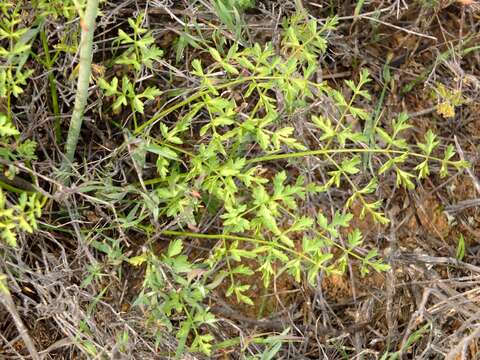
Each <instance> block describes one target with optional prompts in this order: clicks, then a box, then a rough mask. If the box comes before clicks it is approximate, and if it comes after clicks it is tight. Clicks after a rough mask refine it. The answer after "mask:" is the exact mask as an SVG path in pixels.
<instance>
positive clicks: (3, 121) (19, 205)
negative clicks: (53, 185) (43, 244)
mask: <svg viewBox="0 0 480 360" xmlns="http://www.w3.org/2000/svg"><path fill="white" fill-rule="evenodd" d="M18 135H19V132H18V130H17V129H16V128H15V126H14V125H13V124H12V123H11V121H10V120H9V119H8V117H7V115H5V114H1V113H0V160H1V162H0V172H1V173H2V174H3V175H4V176H5V177H6V179H7V180H11V179H13V178H14V177H15V175H16V174H17V172H18V169H17V167H15V166H14V161H16V160H21V161H24V162H27V163H28V162H30V161H31V160H33V159H35V147H36V143H35V142H34V141H31V140H25V141H23V142H20V141H18V140H16V137H17V136H18ZM2 189H5V190H7V191H8V192H7V193H6V192H4V191H3V190H2ZM8 195H11V196H8ZM41 211H42V204H41V201H40V198H39V196H38V194H36V193H27V192H26V191H23V190H22V189H18V188H16V187H14V186H12V185H10V184H7V183H5V182H3V181H1V180H0V241H2V242H5V243H6V244H7V245H9V246H16V245H17V234H18V232H19V231H25V232H27V233H32V232H33V231H34V230H36V229H37V222H36V218H38V217H40V215H41Z"/></svg>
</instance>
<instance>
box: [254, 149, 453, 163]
mask: <svg viewBox="0 0 480 360" xmlns="http://www.w3.org/2000/svg"><path fill="white" fill-rule="evenodd" d="M340 153H349V154H351V153H378V154H397V155H403V154H405V153H408V154H409V155H411V156H414V157H417V158H422V159H428V160H435V161H439V162H443V161H444V160H443V159H440V158H437V157H434V156H427V155H423V154H418V153H412V152H409V151H402V150H388V149H368V148H366V149H319V150H308V151H299V152H292V153H287V154H272V155H266V156H259V157H256V158H253V159H249V160H247V163H250V164H254V163H259V162H265V161H273V160H280V159H291V158H299V157H305V156H314V155H327V154H340ZM446 163H447V164H449V165H454V164H458V161H451V160H447V161H446Z"/></svg>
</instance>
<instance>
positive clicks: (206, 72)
mask: <svg viewBox="0 0 480 360" xmlns="http://www.w3.org/2000/svg"><path fill="white" fill-rule="evenodd" d="M335 24H336V19H335V18H333V19H330V20H328V21H326V22H325V23H324V24H323V25H321V26H320V25H319V24H318V22H317V21H316V20H308V18H307V17H306V16H303V15H302V14H298V15H295V16H293V17H292V18H290V19H285V21H284V22H283V28H284V30H283V35H282V39H281V42H280V47H279V49H275V48H274V46H273V44H272V43H267V44H264V45H260V44H254V45H252V46H241V45H240V44H238V43H235V42H232V43H230V46H228V47H223V46H218V47H210V48H209V49H208V55H209V56H210V58H211V60H212V61H211V65H208V66H206V65H205V64H204V63H203V62H202V61H200V60H198V59H195V60H193V61H192V64H191V68H192V71H191V75H193V76H194V77H195V78H196V80H197V83H198V84H199V86H198V87H197V88H195V92H194V93H193V94H191V95H190V96H187V97H186V98H184V99H183V100H181V101H180V102H174V103H173V104H172V105H169V107H166V108H163V109H161V110H160V111H159V112H158V113H157V114H156V115H154V116H153V117H151V118H150V119H148V120H146V121H145V122H143V123H142V124H135V128H134V130H133V137H136V140H138V141H137V143H136V148H137V149H141V150H142V154H143V155H142V156H143V159H145V158H146V157H149V158H150V159H151V158H153V159H154V161H155V164H156V168H157V174H158V176H157V177H155V178H151V179H147V180H144V181H143V180H142V181H141V185H142V187H129V188H122V192H123V194H124V193H125V191H127V192H129V193H130V194H131V195H133V196H137V197H138V198H140V199H141V201H140V202H139V203H138V204H137V205H135V206H130V207H128V213H127V212H126V215H124V218H123V219H122V220H121V221H122V222H123V224H125V226H132V227H134V228H136V229H138V230H141V231H143V232H145V233H147V234H148V235H151V234H153V233H157V234H160V235H162V236H168V237H172V238H173V240H172V242H171V243H170V245H169V247H168V250H167V251H166V254H163V255H158V254H156V253H155V251H153V249H151V248H149V247H148V246H146V247H145V248H144V252H143V253H142V254H141V255H138V256H136V257H132V258H130V259H129V262H130V263H131V264H133V265H137V266H140V265H142V266H145V269H146V271H145V280H144V284H143V290H142V291H141V293H140V294H139V297H138V301H137V303H138V304H142V305H143V306H144V308H147V309H148V314H149V320H150V324H152V325H153V326H154V328H156V329H157V330H156V331H155V334H156V336H157V337H158V336H160V334H161V333H162V331H163V330H164V329H168V330H170V329H172V326H173V324H172V320H171V319H172V318H175V319H181V320H179V321H178V322H177V326H178V327H179V329H180V330H178V332H177V337H178V338H179V343H180V346H179V351H180V352H181V351H183V349H184V348H185V349H186V348H188V349H189V350H190V351H200V352H203V353H205V354H210V352H211V349H212V342H213V340H214V338H213V336H212V335H211V334H210V333H209V332H208V327H210V326H214V324H215V317H214V316H213V315H212V314H211V313H210V311H209V309H208V306H206V305H205V304H204V299H206V297H207V294H208V292H209V291H212V290H214V289H216V288H218V287H219V285H220V284H222V285H226V286H225V289H226V290H225V296H227V297H233V298H234V299H236V301H238V302H242V303H244V304H249V305H252V304H254V302H255V298H253V297H252V292H251V288H250V286H251V285H250V284H249V283H248V281H246V280H245V279H248V278H249V277H252V276H259V277H261V278H262V282H263V285H264V286H265V287H268V286H270V285H271V283H272V281H273V279H275V278H278V277H279V276H282V275H286V276H289V277H291V278H292V279H294V280H295V281H297V282H304V281H305V282H306V283H309V284H311V285H312V286H315V285H316V282H317V279H318V276H319V274H320V273H322V272H323V273H324V274H326V275H329V274H343V273H344V272H345V270H346V268H347V265H348V264H349V263H352V264H355V268H357V269H358V270H359V272H360V273H361V275H363V276H366V275H368V274H369V272H371V271H372V270H373V271H379V272H380V271H385V270H387V269H389V266H388V264H385V263H384V261H383V260H382V259H381V257H380V255H379V249H377V248H376V247H375V246H372V245H371V244H369V243H367V242H365V239H364V236H363V234H362V233H361V231H360V230H359V229H356V228H354V227H353V223H352V220H353V218H354V216H353V209H354V208H359V209H360V218H364V217H366V216H368V217H371V218H372V219H373V220H374V221H376V222H378V223H380V224H387V223H388V222H389V220H388V218H387V217H386V216H385V214H384V212H383V210H382V207H383V202H382V200H381V199H379V198H378V197H377V196H376V192H377V188H378V183H379V181H380V180H381V179H382V178H383V177H386V176H394V177H395V179H396V180H395V181H396V186H398V187H403V188H405V189H412V188H413V187H415V182H417V181H420V180H421V179H423V178H425V177H427V176H428V175H429V174H430V172H431V169H432V166H433V165H432V164H435V165H434V166H435V167H439V174H440V176H446V175H447V174H448V170H449V169H451V168H454V169H459V170H460V169H462V168H464V167H465V166H466V163H465V162H464V161H460V160H454V156H455V152H454V149H453V147H452V146H451V145H448V146H446V147H444V149H443V152H442V151H440V146H441V145H440V142H439V140H438V139H437V137H436V136H435V134H434V133H433V132H432V131H429V132H427V133H426V134H425V138H424V141H422V142H419V143H418V144H416V145H411V144H410V143H409V142H408V141H407V140H406V137H405V134H406V133H407V132H408V129H409V128H410V127H411V125H409V123H408V116H407V115H406V114H400V115H399V116H398V117H397V118H396V119H394V120H392V121H391V123H389V124H385V125H383V126H381V125H380V124H376V125H375V127H374V129H373V130H374V132H373V137H374V139H373V142H372V143H371V142H370V141H369V139H368V138H366V136H365V135H364V134H363V131H362V130H361V129H358V128H357V127H355V126H353V124H354V123H360V124H363V123H364V122H365V121H366V120H367V119H368V118H369V117H370V114H369V113H368V111H367V110H366V109H365V108H364V107H362V106H361V105H360V104H362V103H364V102H368V101H369V100H370V95H369V93H368V90H367V84H368V82H369V81H370V78H369V74H368V72H367V71H365V70H364V71H361V72H360V73H359V75H358V79H357V80H356V81H354V80H353V79H352V80H347V81H346V82H345V85H346V87H347V88H348V89H349V93H348V94H347V93H344V92H341V91H340V90H336V89H333V88H332V87H330V86H329V85H328V84H326V83H325V82H316V81H314V80H312V79H313V78H315V75H316V73H317V71H318V64H319V63H320V59H321V57H322V56H323V55H324V53H325V51H326V48H327V40H326V39H327V37H328V34H329V32H331V31H332V30H333V29H334V28H335ZM133 54H135V51H132V52H131V53H130V55H129V57H128V58H133V57H134V56H137V55H133ZM137 72H138V69H137ZM129 81H130V80H125V84H128V83H129ZM123 82H124V81H123V80H122V85H123ZM99 86H100V88H102V89H103V90H104V91H105V94H107V95H110V96H114V97H116V103H118V104H120V105H118V104H117V105H114V107H115V106H116V107H119V106H121V105H126V104H127V103H128V102H129V101H131V99H132V97H131V96H130V97H129V95H128V91H127V92H125V93H124V92H123V90H122V92H120V91H119V90H118V80H115V78H113V79H112V80H111V81H110V82H108V81H107V80H101V81H100V82H99ZM125 86H126V85H125ZM122 88H123V86H122ZM132 88H133V87H132ZM187 91H188V90H187ZM124 94H125V95H124ZM131 94H134V92H131ZM157 95H159V94H157V93H156V94H155V96H157ZM122 96H123V98H122ZM134 96H138V95H134ZM119 98H121V99H122V100H118V99H119ZM146 98H147V97H146ZM123 99H125V100H123ZM318 99H323V101H324V102H325V103H328V105H329V108H330V110H329V111H322V108H321V106H320V107H319V106H315V102H316V101H318ZM140 100H141V99H140ZM316 105H318V104H316ZM142 109H143V108H142ZM131 110H132V112H135V111H138V109H135V107H134V106H131ZM173 113H175V117H174V118H175V121H171V119H170V118H169V115H171V114H173ZM167 118H168V120H169V121H166V120H167ZM300 122H301V123H300ZM300 128H301V129H305V131H303V132H302V133H300V131H298V130H299V129H300ZM302 134H303V135H302ZM305 134H308V135H305ZM129 141H130V140H129ZM366 153H368V154H371V155H372V157H373V160H372V167H373V169H374V174H372V176H370V177H368V178H366V177H365V176H359V175H360V173H361V169H362V157H361V155H363V154H366ZM313 156H314V157H316V158H319V159H321V160H322V167H320V168H318V169H321V173H318V174H317V173H316V172H312V173H311V174H309V177H307V176H305V175H306V171H308V170H305V164H304V162H303V161H302V159H304V158H306V157H313ZM138 164H140V165H142V166H140V169H138V166H137V171H139V177H140V179H142V172H143V171H142V167H143V166H145V164H146V161H141V162H138V163H137V165H138ZM412 164H414V165H413V166H412ZM285 166H296V171H293V172H287V171H284V170H283V169H282V170H278V168H279V167H281V168H284V167H285ZM302 169H303V170H302ZM319 171H320V170H319ZM302 172H303V173H302ZM312 178H313V179H315V181H309V180H307V179H312ZM335 188H338V189H341V190H343V193H344V194H347V195H346V196H345V197H344V198H342V199H340V202H339V205H337V206H336V205H335V204H332V206H334V207H336V209H335V211H333V212H329V211H328V212H327V211H325V210H324V209H322V208H315V209H314V211H312V209H311V208H310V209H309V206H306V204H307V199H312V198H315V197H319V196H323V194H324V193H326V192H327V191H331V190H333V189H335ZM118 191H120V190H118ZM119 201H120V200H119ZM217 215H218V217H217ZM205 218H208V219H209V221H211V223H215V224H216V225H215V227H212V229H215V230H211V231H208V232H201V231H200V230H199V226H200V225H201V222H202V221H204V220H205ZM160 220H162V221H163V220H167V221H168V224H169V226H168V229H167V230H165V229H162V228H161V227H157V226H156V225H153V224H158V223H159V221H160ZM181 238H183V239H198V240H202V241H206V242H209V243H210V244H211V245H210V246H211V249H212V250H211V251H210V252H208V254H207V255H205V259H204V260H203V261H201V262H199V261H197V262H195V263H193V262H192V261H191V259H189V258H188V257H187V255H186V254H184V253H183V250H184V249H183V245H182V244H184V243H185V240H184V241H183V243H182V241H181V240H179V239H181ZM172 279H173V280H172ZM193 280H195V281H194V282H193Z"/></svg>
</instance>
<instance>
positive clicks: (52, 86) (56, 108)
mask: <svg viewBox="0 0 480 360" xmlns="http://www.w3.org/2000/svg"><path fill="white" fill-rule="evenodd" d="M40 38H41V40H42V46H43V51H44V52H45V65H46V68H47V71H48V82H49V83H50V96H51V97H52V107H53V114H54V115H55V123H54V128H55V140H56V141H57V143H60V141H61V139H62V133H61V129H60V125H61V124H60V107H59V105H58V92H57V83H56V82H55V77H54V75H53V72H52V64H53V61H52V59H51V57H50V50H49V48H48V39H47V34H46V31H45V27H44V28H43V29H42V30H41V31H40Z"/></svg>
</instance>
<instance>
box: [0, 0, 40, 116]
mask: <svg viewBox="0 0 480 360" xmlns="http://www.w3.org/2000/svg"><path fill="white" fill-rule="evenodd" d="M21 10H22V2H21V1H19V2H17V3H15V2H10V1H5V2H2V3H1V6H0V13H1V16H0V98H4V99H6V106H7V114H8V115H9V114H10V112H11V101H12V97H15V98H18V96H20V94H22V93H23V87H24V86H25V85H26V83H27V79H28V78H29V77H30V76H31V75H32V74H33V70H31V69H25V68H24V65H25V63H26V61H27V59H28V57H29V56H30V49H31V45H32V41H33V40H34V38H35V36H36V34H37V33H38V27H37V28H28V27H25V26H24V25H23V21H22V17H21Z"/></svg>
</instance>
